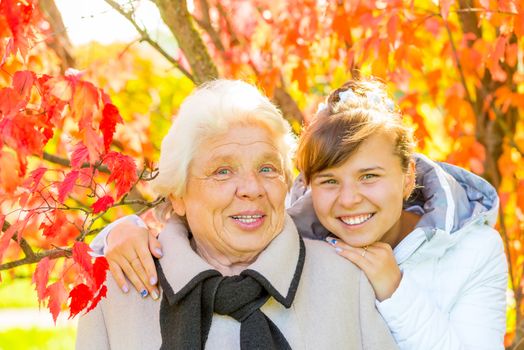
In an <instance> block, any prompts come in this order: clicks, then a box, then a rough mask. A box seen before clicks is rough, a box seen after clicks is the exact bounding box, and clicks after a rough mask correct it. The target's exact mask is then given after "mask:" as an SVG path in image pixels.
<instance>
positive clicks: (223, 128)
mask: <svg viewBox="0 0 524 350" xmlns="http://www.w3.org/2000/svg"><path fill="white" fill-rule="evenodd" d="M232 125H262V126H264V127H266V128H267V129H269V130H270V132H271V134H272V135H273V137H274V141H275V146H276V148H277V149H278V151H279V152H280V154H281V155H282V158H283V160H284V170H285V173H286V180H287V182H288V185H289V184H290V183H291V180H292V169H293V163H292V158H293V152H294V150H295V145H296V137H295V135H294V134H293V132H292V131H291V127H290V125H289V123H288V122H287V121H286V120H285V119H284V118H283V117H282V114H281V113H280V111H279V110H278V108H277V107H275V105H273V104H272V103H271V102H270V101H269V99H268V98H267V97H266V96H264V95H263V94H262V93H260V91H259V90H258V89H257V88H256V87H254V86H253V85H251V84H248V83H246V82H244V81H240V80H227V79H218V80H214V81H211V82H208V83H206V84H203V85H201V86H200V87H198V88H197V89H196V90H195V91H194V92H193V93H192V94H191V95H190V96H188V97H187V98H186V99H185V100H184V102H183V103H182V105H181V106H180V110H179V112H178V115H177V116H176V118H175V120H174V122H173V124H172V125H171V128H170V129H169V132H168V133H167V135H166V136H165V137H164V139H163V140H162V147H161V150H160V161H159V164H158V167H159V174H158V176H157V177H156V178H155V179H154V180H153V183H152V186H153V190H154V191H155V192H157V193H158V194H159V195H162V196H168V195H170V194H173V195H175V196H181V195H182V194H183V193H184V192H185V187H186V182H187V175H188V171H189V165H190V163H191V160H192V159H193V156H194V154H195V152H196V150H197V149H198V147H199V146H200V145H201V144H202V143H203V142H205V140H206V139H207V138H209V137H213V136H217V135H220V134H223V133H225V132H227V131H228V130H229V129H230V127H231V126H232Z"/></svg>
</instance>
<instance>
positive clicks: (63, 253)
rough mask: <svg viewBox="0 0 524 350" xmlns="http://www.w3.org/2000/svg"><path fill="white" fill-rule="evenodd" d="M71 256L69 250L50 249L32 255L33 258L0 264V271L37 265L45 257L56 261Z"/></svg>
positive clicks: (27, 257) (28, 257)
mask: <svg viewBox="0 0 524 350" xmlns="http://www.w3.org/2000/svg"><path fill="white" fill-rule="evenodd" d="M71 256H72V253H71V249H70V248H65V249H61V248H57V249H50V250H46V251H43V252H41V253H35V254H33V256H26V257H25V258H23V259H19V260H15V261H10V262H8V263H5V264H0V271H2V270H9V269H12V268H15V267H17V266H22V265H27V264H34V263H37V262H39V261H40V260H42V259H43V258H46V257H47V258H49V259H58V258H63V257H68V258H69V257H71Z"/></svg>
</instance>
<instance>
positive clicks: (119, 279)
mask: <svg viewBox="0 0 524 350" xmlns="http://www.w3.org/2000/svg"><path fill="white" fill-rule="evenodd" d="M108 263H109V272H111V275H112V276H113V278H114V280H115V282H116V284H117V285H118V287H120V289H121V290H122V292H124V293H127V292H129V286H128V285H127V282H126V278H125V277H124V273H123V272H122V269H121V268H120V266H118V265H117V264H116V263H114V262H113V261H108Z"/></svg>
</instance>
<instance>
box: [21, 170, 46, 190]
mask: <svg viewBox="0 0 524 350" xmlns="http://www.w3.org/2000/svg"><path fill="white" fill-rule="evenodd" d="M46 171H47V168H44V167H40V168H38V169H35V170H33V171H32V172H31V175H29V178H28V179H27V180H26V181H25V182H24V186H25V187H26V188H28V189H29V191H31V192H34V191H35V190H36V189H37V188H38V185H39V184H40V181H41V180H42V177H43V176H44V174H45V172H46Z"/></svg>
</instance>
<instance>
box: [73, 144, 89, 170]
mask: <svg viewBox="0 0 524 350" xmlns="http://www.w3.org/2000/svg"><path fill="white" fill-rule="evenodd" d="M85 162H89V150H88V149H87V147H86V145H84V144H83V143H82V142H79V143H78V144H76V146H75V148H74V149H73V153H72V154H71V166H72V167H73V168H80V167H81V166H82V164H84V163H85Z"/></svg>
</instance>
